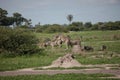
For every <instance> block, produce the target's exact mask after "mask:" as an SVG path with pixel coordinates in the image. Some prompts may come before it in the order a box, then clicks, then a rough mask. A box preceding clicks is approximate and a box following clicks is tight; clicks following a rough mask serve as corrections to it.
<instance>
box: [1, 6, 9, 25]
mask: <svg viewBox="0 0 120 80" xmlns="http://www.w3.org/2000/svg"><path fill="white" fill-rule="evenodd" d="M7 14H8V13H7V11H6V10H4V9H2V8H0V25H4V24H3V21H4V20H5V19H6V17H7Z"/></svg>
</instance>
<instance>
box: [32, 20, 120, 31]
mask: <svg viewBox="0 0 120 80" xmlns="http://www.w3.org/2000/svg"><path fill="white" fill-rule="evenodd" d="M34 29H35V31H36V32H47V33H54V32H68V31H86V30H120V21H115V22H111V21H110V22H98V23H95V24H92V23H91V22H86V23H83V22H72V23H71V24H69V25H59V24H52V25H50V24H48V25H35V27H34Z"/></svg>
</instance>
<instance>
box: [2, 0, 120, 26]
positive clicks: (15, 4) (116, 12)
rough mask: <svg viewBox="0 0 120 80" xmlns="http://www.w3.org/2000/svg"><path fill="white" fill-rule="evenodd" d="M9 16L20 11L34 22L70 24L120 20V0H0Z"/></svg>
mask: <svg viewBox="0 0 120 80" xmlns="http://www.w3.org/2000/svg"><path fill="white" fill-rule="evenodd" d="M0 8H2V9H5V10H7V11H8V16H12V14H13V13H14V12H19V13H21V14H22V16H23V17H25V18H27V19H31V20H32V24H33V25H35V24H38V23H39V22H40V24H68V23H69V21H68V20H67V18H66V17H67V15H69V14H72V15H73V22H77V21H79V22H84V23H85V22H92V23H96V22H108V21H120V0H0Z"/></svg>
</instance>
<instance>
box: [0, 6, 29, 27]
mask: <svg viewBox="0 0 120 80" xmlns="http://www.w3.org/2000/svg"><path fill="white" fill-rule="evenodd" d="M23 23H24V24H23ZM30 24H31V19H26V18H24V17H23V16H22V14H20V13H18V12H15V13H13V15H12V16H8V12H7V10H4V9H2V8H0V26H11V25H13V26H14V27H16V26H22V25H25V26H29V25H30Z"/></svg>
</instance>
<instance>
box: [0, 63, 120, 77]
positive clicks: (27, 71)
mask: <svg viewBox="0 0 120 80" xmlns="http://www.w3.org/2000/svg"><path fill="white" fill-rule="evenodd" d="M113 66H118V68H119V64H104V65H82V67H102V68H91V69H89V68H88V69H64V70H49V69H48V70H35V68H25V69H19V70H15V71H3V72H0V76H17V75H41V74H47V75H55V74H69V73H75V74H78V73H84V74H96V73H102V74H113V75H115V77H108V78H119V79H120V69H118V70H111V69H110V68H111V67H113ZM39 68H40V67H39ZM103 68H104V69H103Z"/></svg>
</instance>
